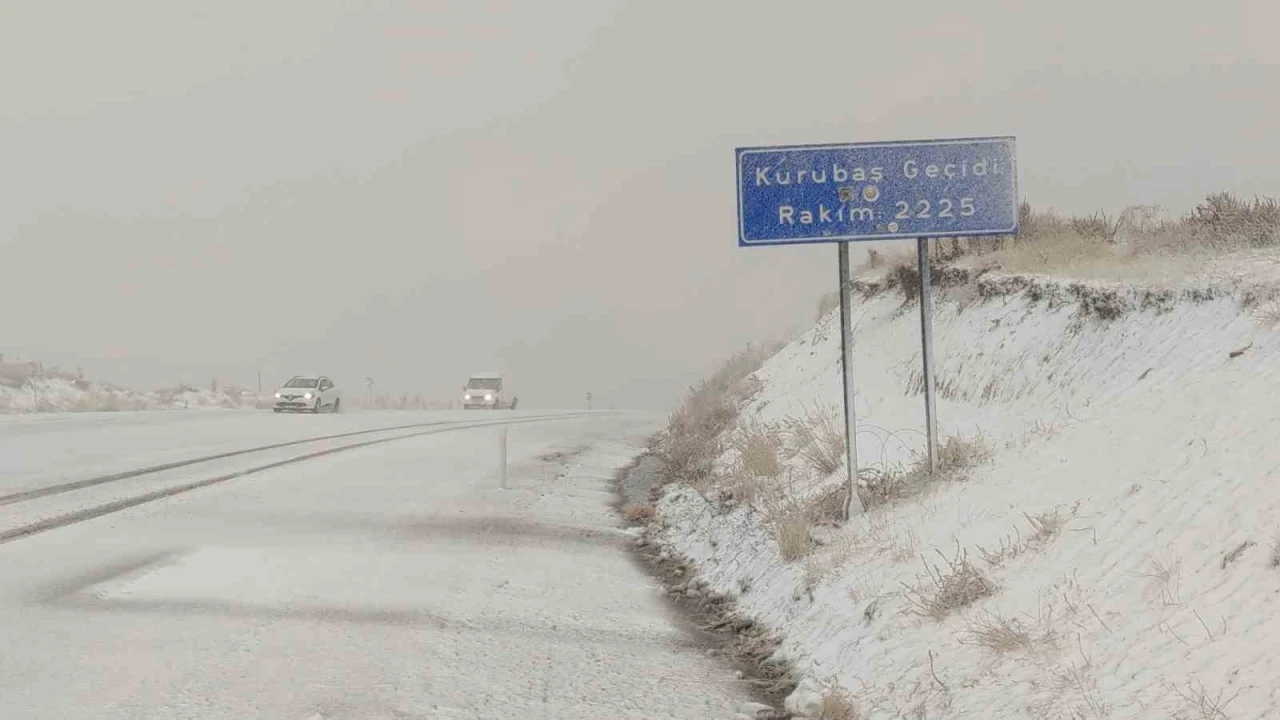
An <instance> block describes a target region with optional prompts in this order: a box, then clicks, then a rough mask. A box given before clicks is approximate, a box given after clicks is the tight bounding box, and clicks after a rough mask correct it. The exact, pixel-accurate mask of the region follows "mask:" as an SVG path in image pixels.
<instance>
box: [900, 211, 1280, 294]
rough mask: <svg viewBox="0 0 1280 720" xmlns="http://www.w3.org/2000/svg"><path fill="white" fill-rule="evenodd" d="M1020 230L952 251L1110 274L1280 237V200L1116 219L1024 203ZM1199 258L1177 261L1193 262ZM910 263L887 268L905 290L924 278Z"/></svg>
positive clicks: (1027, 266) (1016, 267) (1006, 264)
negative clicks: (1067, 213)
mask: <svg viewBox="0 0 1280 720" xmlns="http://www.w3.org/2000/svg"><path fill="white" fill-rule="evenodd" d="M1018 215H1019V234H1018V235H1017V236H1016V237H991V238H971V239H969V240H967V241H966V242H965V243H964V245H963V246H961V245H959V243H956V242H953V243H952V251H951V252H950V253H948V256H947V257H948V258H949V259H952V260H954V259H957V258H959V257H961V256H964V255H972V256H989V257H990V259H992V260H994V261H995V263H996V264H997V265H998V266H999V267H1000V268H1001V269H1003V270H1004V271H1006V272H1012V273H1048V272H1052V273H1061V272H1064V271H1075V272H1077V273H1089V274H1091V275H1093V274H1101V275H1113V274H1115V273H1117V272H1120V273H1125V272H1128V273H1132V272H1133V270H1132V269H1130V270H1127V271H1126V270H1125V269H1124V268H1125V266H1126V265H1132V264H1134V263H1138V262H1141V263H1144V264H1149V263H1151V262H1152V261H1153V260H1155V259H1157V258H1158V259H1159V260H1161V261H1166V262H1174V261H1176V260H1177V258H1178V257H1179V256H1181V257H1195V256H1202V255H1203V254H1204V253H1206V252H1212V253H1217V254H1221V253H1222V252H1226V251H1231V250H1237V249H1249V248H1262V247H1274V246H1276V245H1280V202H1278V201H1277V200H1276V199H1275V198H1270V197H1255V198H1254V199H1253V200H1252V201H1246V200H1243V199H1241V198H1239V197H1237V196H1235V195H1233V194H1232V193H1229V192H1217V193H1212V194H1210V195H1208V196H1207V197H1206V198H1205V200H1204V202H1202V203H1200V204H1199V205H1197V206H1196V207H1195V209H1194V210H1193V211H1192V212H1191V213H1189V214H1188V215H1186V216H1185V217H1183V218H1181V219H1176V220H1175V219H1170V218H1168V217H1167V215H1166V214H1165V212H1164V209H1163V208H1159V207H1152V206H1132V207H1128V208H1125V210H1124V212H1122V213H1121V214H1120V215H1119V217H1117V218H1115V219H1112V218H1111V217H1110V216H1109V215H1107V214H1106V213H1105V212H1096V213H1093V214H1091V215H1083V216H1077V217H1066V216H1062V215H1060V214H1058V213H1056V212H1054V211H1053V210H1037V209H1036V208H1034V207H1032V206H1031V205H1030V204H1029V203H1027V202H1025V201H1024V202H1023V203H1022V204H1021V205H1020V207H1019V213H1018ZM1122 234H1123V236H1124V237H1123V239H1124V242H1123V243H1122V242H1119V241H1120V239H1121V235H1122ZM1198 266H1199V264H1198V263H1192V264H1190V265H1185V267H1184V266H1177V267H1184V269H1190V268H1193V267H1198ZM913 272H914V271H913V270H912V269H911V268H910V266H909V265H907V264H905V263H904V264H903V265H902V266H900V267H896V268H893V269H892V270H891V271H890V277H889V283H890V284H894V283H895V281H897V282H898V284H899V287H900V288H901V289H902V292H903V293H904V294H905V295H909V294H910V293H914V292H918V290H919V280H918V278H916V277H915V276H914V275H913Z"/></svg>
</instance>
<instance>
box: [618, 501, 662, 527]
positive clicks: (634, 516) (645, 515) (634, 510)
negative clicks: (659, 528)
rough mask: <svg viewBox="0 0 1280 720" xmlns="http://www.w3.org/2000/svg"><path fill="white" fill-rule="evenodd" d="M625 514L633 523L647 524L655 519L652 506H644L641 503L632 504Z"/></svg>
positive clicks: (625, 510) (624, 511)
mask: <svg viewBox="0 0 1280 720" xmlns="http://www.w3.org/2000/svg"><path fill="white" fill-rule="evenodd" d="M622 512H623V514H624V515H625V516H626V518H627V520H628V521H630V522H633V523H646V522H649V520H651V519H652V518H653V515H654V512H655V510H654V508H653V506H652V505H642V504H640V503H632V504H630V505H628V506H627V507H626V509H624V510H623V511H622Z"/></svg>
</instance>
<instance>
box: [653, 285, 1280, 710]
mask: <svg viewBox="0 0 1280 720" xmlns="http://www.w3.org/2000/svg"><path fill="white" fill-rule="evenodd" d="M862 287H863V289H864V290H867V289H868V286H866V285H863V286H862ZM877 289H878V288H875V287H874V286H873V287H871V289H870V290H869V292H870V293H871V294H870V296H868V297H863V298H861V299H860V300H859V301H858V302H857V303H856V304H855V313H856V314H857V318H856V322H857V327H856V331H855V341H856V348H855V368H854V370H855V373H856V377H857V380H856V384H857V392H858V397H857V402H856V403H855V405H856V411H857V417H858V422H859V436H858V449H859V456H860V458H861V464H862V465H863V466H866V465H868V464H872V463H889V464H892V463H898V462H907V461H909V460H910V459H911V457H912V455H913V454H918V453H920V452H921V451H922V449H923V445H924V438H923V435H922V432H921V430H922V428H923V412H924V411H923V400H922V397H921V396H920V395H918V394H914V393H913V392H912V391H913V390H915V391H916V392H918V386H919V380H918V367H919V344H920V339H919V338H920V335H919V333H920V324H919V323H920V321H919V310H918V306H917V305H910V306H906V307H904V306H903V303H902V296H901V295H897V294H890V293H889V292H884V291H880V292H875V291H876V290H877ZM934 327H935V354H936V358H937V365H938V391H939V396H940V397H939V409H938V419H939V423H940V433H941V434H942V435H943V436H947V435H952V434H959V435H965V436H973V435H975V434H981V435H982V436H983V437H985V440H986V443H987V444H988V445H989V446H990V447H991V448H992V449H993V450H994V451H995V454H994V457H993V459H992V460H991V461H990V462H989V463H987V464H984V465H982V466H980V467H978V468H977V469H976V470H974V471H973V472H972V473H971V477H970V479H968V480H967V481H964V482H957V483H952V484H947V485H944V486H941V487H938V488H936V489H935V490H933V491H932V492H930V493H928V494H926V495H925V496H923V497H920V498H916V499H915V500H913V501H909V502H901V503H898V504H893V505H888V506H884V507H880V508H875V509H872V510H871V511H870V512H869V513H867V514H866V515H864V516H861V517H859V518H856V519H855V520H854V521H853V522H852V523H850V524H849V525H848V526H846V527H845V528H841V529H837V530H833V531H828V532H825V533H821V534H818V533H815V540H819V541H820V543H819V547H818V548H817V550H815V551H814V552H813V553H812V554H811V555H810V556H809V557H807V558H805V559H803V560H799V561H795V562H791V563H786V562H784V561H783V560H782V559H781V555H780V552H779V546H778V543H777V541H776V540H775V537H774V535H773V531H772V530H771V527H770V526H769V525H768V524H767V523H766V522H763V521H762V519H761V515H760V514H759V513H756V512H753V511H752V510H751V509H750V508H747V507H741V506H739V507H737V508H736V509H721V510H717V511H716V512H708V511H707V508H708V507H709V505H708V503H707V502H706V501H705V500H704V499H703V498H702V497H700V496H698V494H697V493H694V492H692V491H691V490H690V489H688V488H678V487H675V486H672V487H668V488H667V491H666V493H665V495H664V497H663V499H662V501H661V503H660V505H659V515H660V517H661V518H662V519H663V524H662V527H663V528H664V529H663V530H662V538H663V540H664V541H666V542H667V543H669V544H670V545H671V546H672V547H673V549H674V550H677V551H678V552H680V553H682V554H684V555H686V556H687V557H689V558H690V559H691V560H692V561H693V562H694V563H695V565H696V566H697V569H698V572H699V573H700V575H701V576H702V577H703V578H705V579H706V580H707V581H708V582H709V583H710V585H711V586H712V587H713V588H714V589H715V590H718V591H720V592H723V593H726V594H729V595H731V596H734V597H736V598H737V600H738V603H739V607H740V610H741V611H743V612H747V613H750V614H751V615H753V616H755V617H756V618H757V619H758V620H760V621H762V622H765V623H767V624H768V625H769V626H771V627H773V628H775V629H776V630H777V631H778V632H779V633H780V634H781V635H782V636H783V637H784V638H785V641H784V645H783V651H784V653H785V656H786V658H787V659H789V660H790V661H791V663H792V665H793V667H794V668H795V669H796V670H797V671H798V674H799V675H801V676H803V677H805V678H808V680H806V681H805V682H803V683H802V684H801V687H800V689H799V690H798V691H797V693H796V694H795V695H793V698H792V702H793V709H794V703H795V702H797V701H802V700H804V699H805V698H806V696H807V697H808V698H810V699H813V698H816V697H817V694H818V693H817V685H816V683H820V682H823V681H829V680H833V679H834V680H835V681H838V684H839V686H840V687H842V688H844V689H845V690H846V691H847V692H848V694H849V695H851V696H852V697H853V698H854V700H855V702H856V705H857V707H858V710H859V712H860V713H861V714H860V715H858V717H859V718H862V717H869V718H882V717H883V718H896V717H920V718H925V717H928V718H1077V717H1080V718H1147V717H1174V718H1262V717H1280V683H1277V682H1276V681H1277V679H1278V678H1280V660H1277V659H1276V657H1275V654H1274V653H1273V652H1272V648H1274V647H1276V646H1278V645H1280V613H1277V609H1278V608H1280V568H1278V567H1277V564H1278V563H1280V550H1276V549H1275V546H1276V543H1277V542H1280V523H1278V522H1277V520H1276V518H1277V514H1278V513H1280V489H1277V483H1280V442H1278V441H1280V389H1277V388H1280V333H1278V332H1277V331H1276V330H1275V329H1274V328H1273V327H1269V326H1267V325H1266V324H1265V323H1260V322H1258V321H1256V320H1255V318H1254V317H1253V316H1252V315H1251V314H1250V312H1249V311H1247V310H1245V309H1243V308H1242V307H1241V300H1240V298H1238V297H1235V296H1232V295H1231V294H1230V293H1229V292H1224V291H1219V290H1214V289H1212V288H1202V289H1193V290H1185V291H1183V290H1180V291H1177V292H1166V291H1139V290H1133V289H1131V288H1123V287H1118V286H1112V287H1108V286H1100V285H1089V284H1083V283H1074V284H1064V283H1058V282H1055V281H1052V280H1050V279H1047V278H1010V277H991V278H984V279H981V280H978V281H976V282H975V281H970V282H967V283H964V284H963V286H961V287H957V288H952V289H950V290H948V291H947V292H945V293H942V294H940V295H939V299H938V302H937V304H936V317H935V326H934ZM757 377H758V378H759V379H760V380H761V381H763V389H762V390H761V392H760V393H759V394H758V395H756V396H755V397H754V398H753V399H752V401H751V402H750V403H749V404H748V406H747V408H745V409H744V412H743V415H742V417H741V418H740V421H751V420H753V419H760V420H766V421H769V420H778V419H781V418H784V417H787V416H795V415H799V414H801V413H802V412H803V408H804V407H812V406H813V404H814V403H815V402H822V403H825V404H828V405H831V406H835V407H838V404H839V402H840V397H841V390H840V388H841V385H840V366H839V328H838V320H837V317H836V314H834V313H833V314H831V315H828V316H827V317H825V318H823V320H822V321H820V322H819V323H818V324H817V326H816V327H815V328H814V329H813V330H812V331H810V332H809V333H807V334H806V335H805V336H804V337H802V338H800V339H798V340H797V341H795V342H793V343H792V344H791V345H790V346H788V347H787V348H786V349H785V350H783V351H782V352H781V353H779V354H778V355H777V356H775V357H774V358H773V359H772V360H770V361H769V362H768V363H767V364H766V365H765V366H764V368H763V369H761V370H760V371H759V372H758V373H757ZM733 454H734V451H729V452H728V453H727V454H726V456H725V457H722V458H721V461H722V463H728V462H730V461H732V460H733ZM1037 516H1038V517H1040V518H1053V517H1056V518H1058V519H1060V520H1062V521H1063V523H1064V524H1063V525H1062V527H1061V529H1060V531H1059V532H1056V533H1054V532H1047V533H1044V534H1042V535H1040V536H1036V534H1035V532H1034V529H1033V526H1032V524H1031V521H1030V518H1033V517H1037ZM1002 548H1003V549H1008V548H1013V549H1014V550H1013V551H1011V552H1006V553H1004V557H1003V558H999V557H994V556H997V555H1000V551H1001V549H1002ZM983 550H985V551H986V553H987V555H990V556H993V557H991V560H992V561H991V562H988V561H987V560H986V559H984V555H983ZM958 552H964V553H967V555H968V557H969V560H970V562H971V563H972V564H973V565H974V566H975V567H977V568H979V569H980V570H981V572H983V573H985V574H986V575H987V576H988V577H989V578H990V579H991V580H992V581H994V583H995V584H996V587H997V590H996V592H995V593H994V595H992V596H991V597H989V598H986V599H983V600H979V601H978V602H976V603H974V604H972V605H970V606H968V607H964V608H960V609H957V610H956V611H954V612H951V613H950V614H948V615H946V616H945V617H943V618H942V619H941V620H936V619H934V618H931V617H927V616H921V615H920V614H918V613H916V612H914V611H913V608H912V605H911V603H910V602H909V597H908V595H909V594H908V593H906V592H904V588H905V587H908V586H916V585H917V584H918V583H920V582H921V581H922V580H924V579H925V577H926V576H925V570H926V565H925V561H927V562H928V564H929V566H930V567H934V566H937V567H941V568H943V569H945V568H946V563H945V561H944V557H943V556H945V558H948V559H949V558H953V557H955V556H956V555H957V553H958ZM927 585H928V583H927V582H926V587H927ZM744 589H745V591H744ZM1002 629H1003V630H1004V631H1005V632H1003V633H1002V632H1001V630H1002ZM1218 709H1221V710H1222V712H1221V713H1219V714H1215V713H1216V712H1217V710H1218Z"/></svg>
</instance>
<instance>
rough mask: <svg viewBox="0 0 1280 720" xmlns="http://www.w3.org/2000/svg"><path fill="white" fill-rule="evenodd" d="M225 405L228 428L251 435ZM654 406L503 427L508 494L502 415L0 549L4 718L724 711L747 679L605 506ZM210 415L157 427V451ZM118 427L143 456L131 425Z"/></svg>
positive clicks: (589, 716) (703, 714)
mask: <svg viewBox="0 0 1280 720" xmlns="http://www.w3.org/2000/svg"><path fill="white" fill-rule="evenodd" d="M183 415H186V414H183ZM199 415H205V414H203V413H201V414H199ZM228 415H229V416H232V415H234V414H228ZM355 415H358V416H368V415H373V413H368V414H366V413H359V414H355ZM395 415H396V416H397V417H403V415H404V414H403V413H396V414H395ZM475 415H476V414H474V413H472V414H466V415H465V418H466V419H467V420H468V421H470V420H471V419H472V418H474V417H475ZM297 419H303V420H320V421H331V420H332V421H335V422H336V421H342V422H354V421H352V420H349V419H348V418H346V417H345V416H324V415H322V416H317V417H314V418H311V417H308V418H292V417H290V418H285V419H284V420H297ZM362 419H363V418H362ZM240 420H241V421H243V423H242V426H241V432H242V433H243V434H242V436H241V437H240V442H241V443H242V444H245V445H251V444H255V443H261V442H262V441H263V440H264V439H265V438H264V437H263V433H262V431H261V428H262V425H261V424H260V423H257V422H255V421H254V420H253V419H252V418H250V417H248V416H245V415H243V414H242V415H241V416H240ZM276 420H281V419H280V418H277V417H275V416H272V415H271V414H269V413H268V414H266V416H265V418H262V419H261V422H265V423H272V424H273V426H274V423H275V421H276ZM282 422H283V420H282ZM660 422H661V418H660V417H653V416H645V415H609V416H596V417H591V418H580V419H572V420H557V421H555V422H547V423H542V424H528V425H519V426H513V427H512V428H511V429H510V453H509V460H510V463H511V471H510V477H509V481H508V487H507V488H506V489H503V488H502V487H500V485H499V481H498V475H497V467H496V448H497V444H496V439H497V431H496V430H495V429H494V428H485V429H471V430H462V431H457V432H450V433H441V434H437V435H432V436H425V437H420V438H414V439H409V440H403V441H398V442H395V443H390V444H387V445H381V446H377V447H372V448H364V449H359V450H352V451H349V452H345V453H341V454H337V455H332V456H329V457H326V458H322V459H316V460H314V461H308V462H306V463H302V464H298V465H293V466H289V467H285V468H279V469H276V470H272V471H269V472H267V473H263V474H260V475H255V476H251V477H245V478H240V479H237V480H233V481H231V482H227V483H224V484H221V485H216V486H212V487H208V488H205V489H202V490H199V491H196V492H192V493H189V494H185V495H180V496H176V497H173V498H170V499H167V500H164V501H160V502H154V503H148V504H145V505H140V506H137V507H133V508H130V509H128V510H123V511H121V512H117V513H114V514H111V515H107V516H103V517H100V518H97V519H94V520H89V521H87V522H82V523H78V524H75V525H70V526H67V527H63V528H60V529H57V530H54V531H50V532H46V533H42V534H39V535H34V536H30V537H25V538H21V539H18V540H15V541H13V542H9V543H5V544H2V545H0V577H2V578H4V581H3V583H0V637H3V638H4V641H5V646H6V648H8V649H9V650H10V651H9V652H4V653H0V707H2V708H4V711H3V712H2V713H0V715H3V717H5V718H6V720H7V719H9V718H13V719H14V720H18V719H21V718H50V717H56V718H68V719H76V718H139V717H165V718H168V717H184V718H201V719H205V720H208V719H213V718H228V719H232V718H234V719H236V720H239V719H240V718H248V717H264V718H296V719H297V720H367V719H370V718H404V717H421V718H442V719H443V718H495V719H497V718H501V719H503V720H506V719H507V718H516V717H519V718H582V719H583V720H599V719H600V718H610V719H611V720H612V719H613V718H618V719H631V720H649V719H651V718H688V719H689V720H720V719H724V720H729V719H730V718H734V717H738V716H739V710H740V709H742V708H743V707H744V703H746V702H748V700H749V698H747V696H746V695H745V693H744V690H743V687H742V683H741V682H739V681H738V680H736V679H735V677H734V675H733V674H732V671H731V670H730V669H728V668H727V667H725V666H722V665H720V664H719V663H718V662H717V661H715V660H713V659H711V658H709V657H707V655H706V654H705V653H704V652H703V651H702V650H701V649H700V648H698V647H695V646H693V644H692V643H691V637H692V636H691V635H690V634H689V633H687V632H685V630H684V629H682V628H681V627H680V626H679V623H678V622H677V621H676V620H675V619H674V618H672V617H671V616H670V615H669V612H668V609H667V607H666V605H665V604H664V602H663V601H662V599H661V598H660V596H659V594H658V593H657V592H656V588H655V587H654V583H653V582H652V580H651V579H650V578H649V577H648V576H647V575H646V574H645V573H644V571H643V570H642V569H641V568H640V567H639V566H638V565H636V564H635V563H633V562H632V561H631V559H630V558H629V557H628V552H627V548H628V547H629V546H630V545H632V544H633V542H634V536H633V534H632V533H630V532H628V531H625V530H623V529H622V528H620V527H619V521H618V518H617V516H616V514H615V513H614V512H613V510H612V508H611V503H612V502H613V499H614V482H613V480H614V473H615V470H616V469H617V468H618V467H620V466H623V465H625V464H627V463H628V462H629V461H630V459H631V458H632V457H634V456H635V455H636V454H637V453H638V452H639V450H640V446H641V444H642V443H643V441H644V439H645V437H646V436H647V435H648V434H650V433H652V432H653V430H654V429H655V428H656V427H657V426H658V425H659V424H660ZM16 425H21V423H17V424H15V425H14V426H16ZM41 425H43V426H45V428H44V430H43V432H45V433H47V434H50V435H53V436H55V437H56V436H57V435H58V434H59V433H58V432H57V431H55V430H53V429H52V428H50V427H48V426H49V425H50V424H49V423H40V422H35V423H31V424H30V427H36V426H41ZM14 426H11V428H12V427H14ZM147 426H148V423H140V425H139V427H147ZM205 427H206V425H205V423H204V422H202V421H186V422H184V423H180V424H176V425H173V426H171V427H170V428H169V429H168V430H167V432H163V433H162V432H159V431H157V432H155V433H154V434H155V439H154V440H153V443H154V444H153V446H152V450H155V451H157V452H158V451H159V446H160V445H161V444H164V443H166V442H167V443H170V444H172V443H174V442H175V441H178V440H181V439H182V438H184V437H186V438H195V437H197V436H198V435H200V434H201V433H202V432H203V429H204V428H205ZM218 432H219V433H220V434H221V436H222V437H223V440H224V441H225V442H230V440H228V438H230V436H231V435H232V434H233V432H234V431H233V430H232V429H231V426H230V425H227V426H220V429H219V431H218ZM26 437H27V438H34V437H38V435H37V434H35V433H31V434H28V435H27V436H26ZM87 438H88V436H87V435H85V436H84V437H82V438H81V439H82V440H85V441H86V442H87ZM98 442H99V443H100V444H106V445H111V444H112V442H113V434H112V433H111V432H103V433H101V434H100V438H99V440H98ZM128 442H129V445H130V446H131V447H133V448H134V449H135V451H136V452H137V453H139V454H140V455H146V454H147V451H146V450H145V449H144V448H145V446H147V442H148V441H147V440H146V434H145V433H143V434H141V435H138V436H135V437H132V438H131V439H130V440H129V441H128ZM100 454H102V453H99V455H100ZM14 507H15V506H8V507H0V512H5V511H9V510H11V509H13V508H14Z"/></svg>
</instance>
